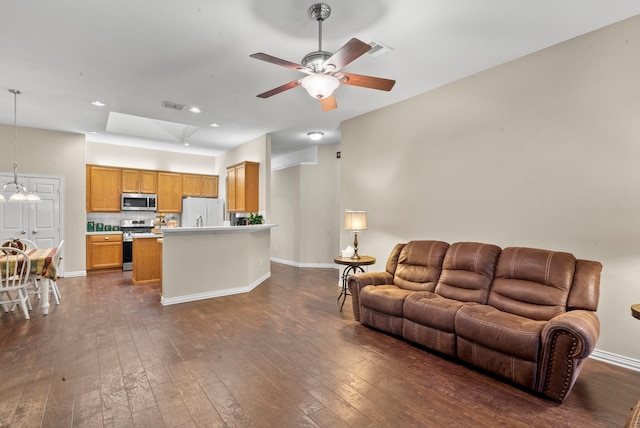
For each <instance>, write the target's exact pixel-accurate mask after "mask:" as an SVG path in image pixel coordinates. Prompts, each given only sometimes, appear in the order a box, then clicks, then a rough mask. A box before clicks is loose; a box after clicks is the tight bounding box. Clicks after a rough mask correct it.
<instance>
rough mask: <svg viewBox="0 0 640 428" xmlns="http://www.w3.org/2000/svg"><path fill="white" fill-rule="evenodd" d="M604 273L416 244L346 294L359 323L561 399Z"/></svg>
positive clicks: (571, 261)
mask: <svg viewBox="0 0 640 428" xmlns="http://www.w3.org/2000/svg"><path fill="white" fill-rule="evenodd" d="M601 270H602V265H601V264H600V263H598V262H594V261H588V260H578V259H576V258H575V257H574V256H573V255H572V254H569V253H564V252H557V251H549V250H541V249H534V248H524V247H510V248H505V249H501V248H500V247H498V246H496V245H490V244H482V243H477V242H458V243H455V244H451V245H449V244H448V243H446V242H442V241H410V242H408V243H406V244H397V245H396V246H395V247H394V249H393V251H392V252H391V255H390V256H389V259H388V260H387V264H386V268H385V271H384V272H371V273H360V274H355V275H351V276H350V277H349V289H350V291H351V293H352V303H353V313H354V315H355V318H356V320H357V321H360V322H361V323H362V324H364V325H367V326H370V327H373V328H376V329H379V330H382V331H385V332H387V333H391V334H394V335H397V336H401V337H403V338H405V339H407V340H409V341H411V342H414V343H417V344H420V345H422V346H424V347H426V348H429V349H432V350H434V351H437V352H440V353H442V354H446V355H449V356H452V357H455V358H458V359H460V360H462V361H464V362H466V363H468V364H471V365H473V366H476V367H479V368H481V369H483V370H486V371H488V372H490V373H493V374H495V375H498V376H499V377H502V378H504V379H508V380H509V381H512V382H514V383H516V384H519V385H522V386H524V387H526V388H528V389H530V390H532V391H535V392H538V393H540V394H541V395H543V396H544V397H547V398H549V399H552V400H555V401H558V402H562V401H563V400H564V399H565V398H566V397H567V395H568V394H569V392H570V391H571V388H572V387H573V384H574V382H575V380H576V379H577V377H578V374H579V373H580V370H581V368H582V364H583V362H584V361H585V359H586V358H587V357H588V356H589V355H590V354H591V352H592V351H593V349H594V347H595V344H596V341H597V340H598V336H599V334H600V323H599V321H598V317H597V316H596V314H595V311H596V309H597V307H598V299H599V287H600V272H601Z"/></svg>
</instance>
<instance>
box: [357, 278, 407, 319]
mask: <svg viewBox="0 0 640 428" xmlns="http://www.w3.org/2000/svg"><path fill="white" fill-rule="evenodd" d="M410 293H411V290H405V289H402V288H399V287H396V286H395V285H367V286H366V287H364V288H363V289H362V290H360V304H361V305H362V307H363V309H366V308H369V309H373V310H375V311H376V312H381V313H383V314H388V315H394V316H398V317H401V316H402V306H403V304H404V299H405V297H407V295H408V294H410Z"/></svg>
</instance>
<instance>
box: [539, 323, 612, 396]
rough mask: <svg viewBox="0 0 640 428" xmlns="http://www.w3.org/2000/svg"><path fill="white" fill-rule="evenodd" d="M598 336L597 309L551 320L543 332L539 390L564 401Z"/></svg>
mask: <svg viewBox="0 0 640 428" xmlns="http://www.w3.org/2000/svg"><path fill="white" fill-rule="evenodd" d="M599 336H600V321H599V320H598V316H597V315H596V314H595V312H591V311H583V310H575V311H569V312H565V313H563V314H560V315H558V316H556V317H554V318H552V319H551V320H549V322H548V323H547V324H546V325H545V327H544V328H543V329H542V333H541V354H540V364H539V365H538V367H539V369H538V388H537V389H538V391H539V392H542V393H543V394H544V395H546V396H547V397H550V398H552V399H554V400H556V401H563V400H564V399H565V398H566V396H567V395H568V393H569V391H570V390H571V387H572V386H573V383H574V382H575V380H576V378H577V377H578V373H580V369H581V368H582V362H583V360H584V359H586V358H587V357H588V356H589V355H590V354H591V352H593V350H594V349H595V346H596V342H597V341H598V337H599Z"/></svg>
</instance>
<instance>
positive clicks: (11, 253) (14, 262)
mask: <svg viewBox="0 0 640 428" xmlns="http://www.w3.org/2000/svg"><path fill="white" fill-rule="evenodd" d="M0 251H1V252H2V253H4V254H5V256H4V257H2V258H1V259H0V306H2V308H3V309H4V311H5V312H9V304H12V306H11V311H13V310H14V309H15V307H16V305H20V307H21V308H22V312H23V313H24V317H25V318H26V319H29V306H30V305H29V304H28V300H29V296H28V294H27V286H28V285H29V272H30V271H31V260H30V259H29V257H28V256H27V254H26V253H25V252H24V251H22V250H19V249H18V248H14V247H0ZM13 292H17V294H16V296H15V297H14V296H12V294H11V293H13Z"/></svg>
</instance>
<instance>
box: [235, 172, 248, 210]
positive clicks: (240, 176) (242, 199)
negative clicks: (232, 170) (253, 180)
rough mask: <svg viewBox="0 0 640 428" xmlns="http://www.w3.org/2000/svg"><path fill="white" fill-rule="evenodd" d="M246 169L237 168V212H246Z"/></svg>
mask: <svg viewBox="0 0 640 428" xmlns="http://www.w3.org/2000/svg"><path fill="white" fill-rule="evenodd" d="M244 173H245V167H244V165H238V166H236V211H239V212H246V192H245V184H246V182H245V174H244Z"/></svg>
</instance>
